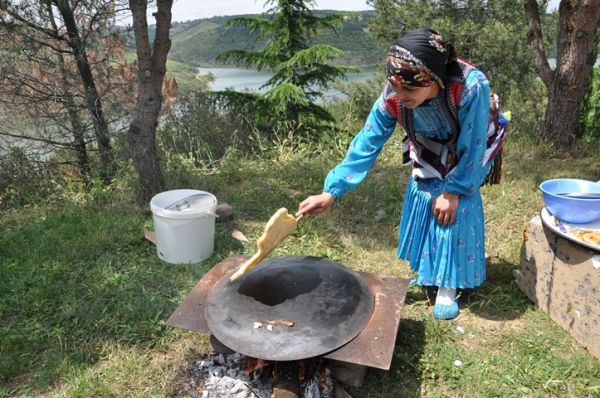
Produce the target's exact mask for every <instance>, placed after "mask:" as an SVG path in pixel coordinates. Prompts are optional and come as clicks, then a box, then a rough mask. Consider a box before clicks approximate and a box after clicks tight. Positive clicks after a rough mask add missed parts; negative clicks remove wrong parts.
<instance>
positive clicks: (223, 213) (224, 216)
mask: <svg viewBox="0 0 600 398" xmlns="http://www.w3.org/2000/svg"><path fill="white" fill-rule="evenodd" d="M215 213H216V214H217V222H227V221H231V220H233V207H231V206H230V205H228V204H227V203H221V204H220V205H218V206H217V209H216V210H215Z"/></svg>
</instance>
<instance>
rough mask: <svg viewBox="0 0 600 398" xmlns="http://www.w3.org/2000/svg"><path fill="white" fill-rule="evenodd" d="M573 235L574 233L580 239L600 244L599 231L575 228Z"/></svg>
mask: <svg viewBox="0 0 600 398" xmlns="http://www.w3.org/2000/svg"><path fill="white" fill-rule="evenodd" d="M573 235H575V237H576V238H577V239H579V240H581V241H584V242H586V243H590V244H592V245H596V246H600V231H595V230H588V229H581V230H579V229H577V230H575V231H574V232H573Z"/></svg>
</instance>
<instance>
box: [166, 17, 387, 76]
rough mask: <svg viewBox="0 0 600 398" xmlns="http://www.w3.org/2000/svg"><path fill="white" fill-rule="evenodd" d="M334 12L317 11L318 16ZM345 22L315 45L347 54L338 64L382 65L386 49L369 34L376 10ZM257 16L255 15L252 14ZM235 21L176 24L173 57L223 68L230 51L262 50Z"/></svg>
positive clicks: (215, 19) (321, 34)
mask: <svg viewBox="0 0 600 398" xmlns="http://www.w3.org/2000/svg"><path fill="white" fill-rule="evenodd" d="M331 12H333V11H317V12H315V13H316V14H317V15H318V14H325V13H331ZM340 14H341V15H343V18H344V22H343V25H342V27H341V29H340V30H339V31H338V32H331V31H329V30H327V31H325V30H323V31H320V32H318V33H317V35H316V36H315V37H314V38H313V40H312V42H313V43H324V44H330V45H332V46H334V47H337V48H339V49H340V50H342V51H344V55H343V56H341V57H340V58H339V59H336V60H335V63H337V64H349V65H355V66H370V65H374V64H378V63H380V62H381V60H382V59H383V57H384V56H385V49H382V48H380V47H379V46H378V45H377V43H376V42H375V40H374V39H373V38H372V37H371V36H370V34H369V32H368V21H369V19H370V18H373V17H374V16H375V14H374V12H373V11H363V12H343V13H342V12H340ZM248 16H255V15H248ZM231 18H233V17H232V16H226V17H213V18H207V19H199V20H194V21H187V22H174V23H173V25H172V30H171V40H172V44H171V51H170V53H169V58H170V59H172V60H175V61H179V62H183V63H186V64H190V65H196V66H223V63H219V62H217V60H216V57H217V55H218V54H219V53H221V52H222V51H225V50H228V49H240V48H243V49H252V50H259V49H260V48H261V47H262V46H263V45H264V40H258V41H257V40H256V35H255V34H251V33H250V32H249V31H248V30H247V29H246V28H241V27H227V26H225V24H226V22H227V20H229V19H231Z"/></svg>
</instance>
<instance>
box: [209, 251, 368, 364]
mask: <svg viewBox="0 0 600 398" xmlns="http://www.w3.org/2000/svg"><path fill="white" fill-rule="evenodd" d="M231 273H232V272H230V273H228V274H226V275H225V277H223V278H222V279H221V280H220V281H219V282H217V284H215V286H214V287H213V288H212V289H211V291H210V293H209V295H208V298H207V301H206V306H205V316H206V321H207V323H208V328H209V329H210V331H211V333H212V334H213V335H214V336H215V337H216V338H217V339H218V340H219V341H221V343H223V344H224V345H225V346H227V347H229V348H231V349H233V350H235V351H237V352H240V353H242V354H244V355H248V356H251V357H255V358H262V359H266V360H273V361H291V360H296V359H303V358H309V357H314V356H317V355H322V354H324V353H327V352H330V351H332V350H334V349H336V348H338V347H340V346H342V345H344V344H346V343H347V342H349V341H350V340H352V339H353V338H354V337H356V336H357V335H358V334H359V333H360V331H361V330H362V329H363V328H364V326H365V325H366V324H367V322H368V321H369V318H370V317H371V314H372V313H373V308H374V304H375V303H374V298H373V294H372V293H371V291H370V289H369V286H368V284H367V283H366V281H365V280H364V279H363V278H362V277H361V276H360V275H359V274H357V273H355V272H354V271H351V270H349V269H347V268H345V267H343V266H342V265H340V264H338V263H336V262H333V261H331V260H327V259H323V258H318V257H296V256H288V257H279V258H272V259H267V260H265V261H263V262H262V263H260V264H259V265H257V266H256V267H255V268H253V269H252V270H251V271H250V272H248V273H247V274H246V275H244V276H243V277H241V278H239V279H238V280H236V281H235V282H229V276H230V274H231ZM282 319H283V320H290V321H293V322H294V325H293V326H292V327H289V326H286V325H284V324H281V323H275V324H273V327H272V330H268V329H267V325H269V323H268V321H269V320H282ZM255 322H260V323H262V325H263V326H262V327H260V328H255V327H254V326H255Z"/></svg>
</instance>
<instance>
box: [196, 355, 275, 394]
mask: <svg viewBox="0 0 600 398" xmlns="http://www.w3.org/2000/svg"><path fill="white" fill-rule="evenodd" d="M196 364H197V365H198V366H199V368H200V371H201V373H202V374H203V375H204V376H205V380H204V388H203V391H202V398H270V397H271V394H272V392H273V386H271V385H270V383H266V382H263V381H262V380H261V379H260V378H259V377H255V376H254V375H251V376H250V377H249V376H248V375H246V374H245V373H244V372H243V370H242V366H243V357H242V355H240V354H238V353H234V354H231V355H223V354H219V355H217V356H214V357H210V358H208V359H206V360H204V361H196Z"/></svg>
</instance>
